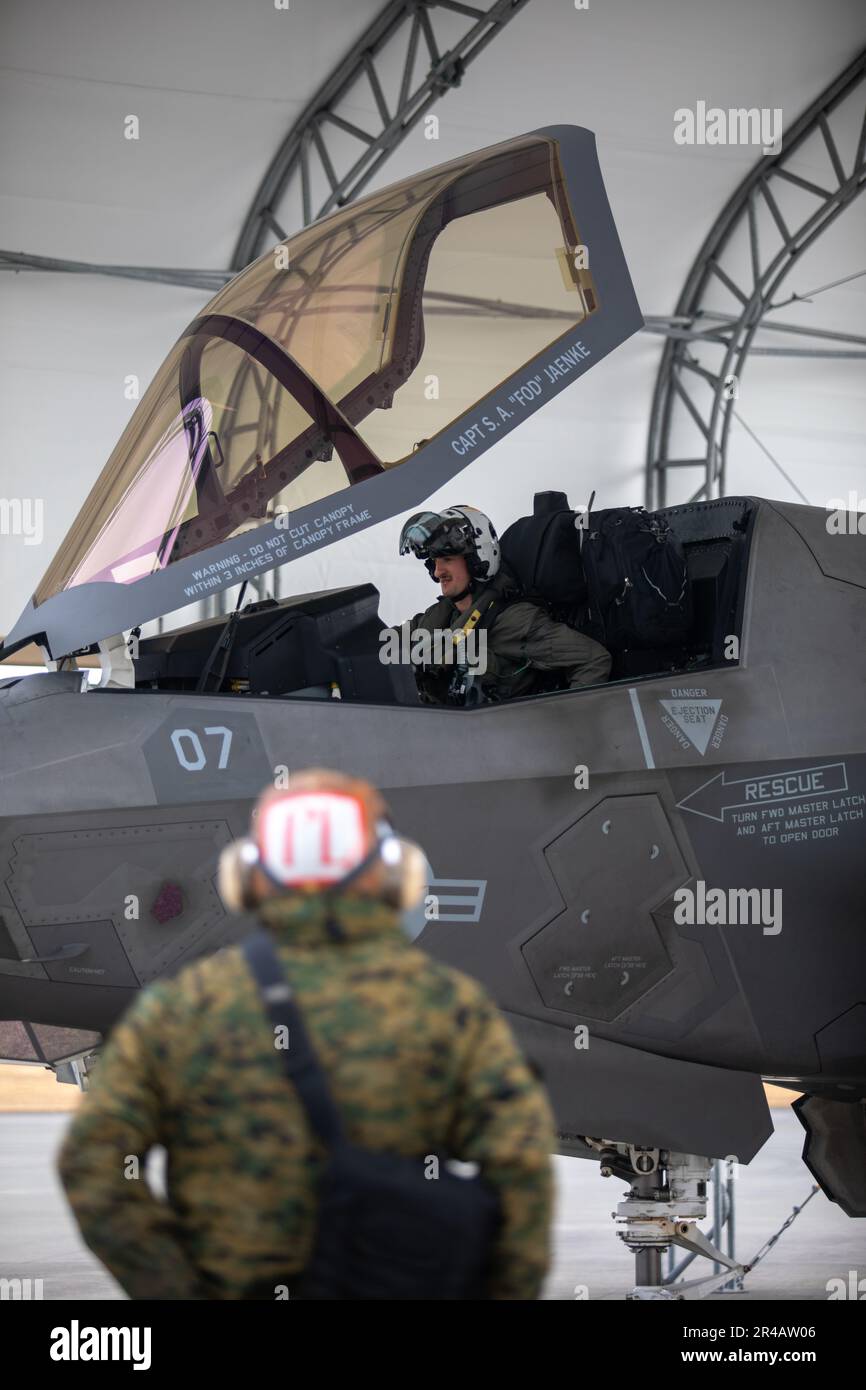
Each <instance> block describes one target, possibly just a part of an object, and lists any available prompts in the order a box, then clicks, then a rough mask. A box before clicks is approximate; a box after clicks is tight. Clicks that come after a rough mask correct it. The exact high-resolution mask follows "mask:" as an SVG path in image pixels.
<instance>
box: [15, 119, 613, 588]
mask: <svg viewBox="0 0 866 1390" xmlns="http://www.w3.org/2000/svg"><path fill="white" fill-rule="evenodd" d="M579 245H580V236H579V233H578V229H577V225H576V222H575V218H574V214H573V211H572V209H571V207H570V206H569V204H568V200H567V198H566V195H565V190H564V186H563V180H562V175H561V170H560V167H559V158H558V153H557V144H556V141H555V139H554V138H552V137H550V136H533V137H525V138H521V139H517V140H513V141H508V142H506V143H504V144H502V145H497V146H494V147H493V148H491V149H489V150H486V151H483V152H482V154H480V155H479V154H474V155H470V156H466V157H465V158H463V159H458V160H454V161H453V162H451V163H450V164H445V165H442V166H440V167H439V168H437V169H434V170H432V171H430V172H428V173H425V174H420V175H416V176H415V177H413V178H410V179H406V180H404V181H403V182H402V183H398V184H395V185H392V186H391V187H390V188H388V189H386V190H384V191H383V192H381V193H377V194H372V195H371V196H370V197H367V198H365V199H363V200H362V201H360V202H359V203H357V204H353V205H352V206H351V207H348V208H345V209H343V210H341V211H340V212H337V213H334V214H332V215H331V216H330V217H327V218H325V219H324V220H323V221H321V222H319V223H316V224H315V225H313V226H312V227H309V228H307V229H306V230H305V231H303V232H300V233H298V235H297V236H294V237H291V238H289V239H288V240H287V241H285V242H282V243H280V244H279V245H277V246H275V247H274V248H273V249H272V250H270V251H268V252H267V253H266V254H265V255H263V256H262V257H261V258H260V259H259V260H258V261H256V262H255V263H254V264H253V265H251V266H250V267H248V268H247V269H246V270H245V271H243V272H242V273H241V274H240V275H239V276H237V277H236V278H235V279H234V280H232V281H231V282H230V284H228V285H227V286H226V287H225V289H224V290H222V291H221V292H220V293H219V294H218V295H217V296H216V297H215V298H214V299H213V300H212V301H211V303H210V304H209V305H208V306H207V308H206V310H205V311H204V312H203V314H202V316H201V317H200V318H198V319H196V320H195V321H194V322H193V323H192V324H191V325H190V326H189V327H188V328H187V329H186V330H185V332H184V334H183V335H182V337H181V338H180V340H179V341H178V342H177V343H176V344H175V346H174V348H173V349H172V351H171V353H170V354H169V356H168V358H167V359H166V361H165V363H164V364H163V365H162V367H161V368H160V369H159V371H158V372H157V375H156V377H155V378H154V380H153V381H152V383H151V385H150V386H149V388H148V390H147V392H146V394H145V396H144V397H143V399H142V401H141V403H140V404H139V406H138V408H137V409H136V411H135V414H134V415H133V417H132V420H131V421H130V423H129V425H128V426H127V428H126V430H125V431H124V433H123V435H122V437H121V439H120V441H119V443H118V445H117V447H116V448H115V450H114V452H113V453H112V455H111V457H110V458H109V460H108V463H107V464H106V466H105V468H104V470H103V472H102V474H101V476H100V478H99V479H98V481H97V482H96V484H95V486H94V488H93V490H92V492H91V494H90V496H89V497H88V499H87V501H86V503H85V504H84V507H83V508H82V510H81V512H80V514H79V516H78V518H77V519H76V521H75V522H74V524H73V526H72V528H71V530H70V532H69V534H68V536H67V538H66V540H65V542H64V544H63V545H62V546H61V547H60V550H59V551H58V554H57V556H56V557H55V559H54V561H53V562H52V564H51V566H50V567H49V569H48V571H47V573H46V574H45V576H44V578H43V580H42V582H41V584H40V585H39V588H38V590H37V592H36V595H35V600H36V602H37V603H42V602H44V600H45V599H47V598H49V597H51V596H52V595H53V594H56V593H58V592H59V591H61V590H62V589H66V588H70V587H72V586H74V585H78V584H83V583H88V582H93V581H103V582H113V583H121V584H128V583H132V582H134V581H136V580H138V579H141V578H143V577H145V576H146V575H149V574H152V573H154V572H155V571H157V570H160V569H164V568H165V567H166V566H168V565H170V564H172V563H173V562H174V561H176V560H178V559H180V558H182V557H186V556H189V555H193V554H196V553H197V552H199V551H203V550H206V549H207V548H208V547H210V546H212V545H216V544H218V543H219V542H223V541H226V540H229V539H231V538H232V537H234V536H237V535H240V534H241V533H242V532H244V531H246V530H249V529H251V528H252V527H255V526H258V525H260V524H261V523H262V522H264V521H266V520H268V519H269V518H273V517H274V516H275V515H277V514H279V513H280V512H286V511H289V512H290V511H292V510H294V509H296V508H298V507H300V506H303V505H305V504H307V503H312V502H316V501H318V500H319V499H322V498H326V497H330V496H331V495H332V494H334V493H338V492H341V491H342V490H343V489H346V488H349V487H351V486H352V485H353V484H354V483H357V482H360V481H363V480H366V479H368V478H371V477H375V476H376V475H377V474H381V473H384V472H385V471H387V470H389V469H392V468H395V467H399V465H400V463H401V462H403V461H404V460H405V459H406V458H407V457H409V456H411V455H412V453H413V452H414V450H415V449H416V448H417V447H418V446H419V445H422V444H424V443H426V442H427V441H428V440H430V439H432V438H434V437H435V436H436V435H437V434H439V433H441V431H443V430H445V429H446V428H447V427H448V426H449V425H451V424H452V422H453V421H454V420H456V419H458V418H459V417H460V416H462V415H464V414H465V413H466V412H467V411H468V410H470V409H471V408H472V406H473V405H474V404H475V402H477V401H480V400H482V399H483V398H484V397H485V396H486V395H487V394H488V393H489V392H490V391H491V390H493V389H494V388H495V387H496V386H497V385H498V384H499V383H500V382H502V381H504V380H505V379H506V378H507V377H509V376H510V375H511V374H512V373H513V372H515V371H516V370H518V369H519V368H520V366H521V365H522V364H523V363H525V362H527V361H529V360H531V359H532V358H533V357H534V356H535V355H536V354H537V353H539V352H540V351H541V350H542V349H543V348H545V347H546V346H547V345H548V344H550V343H552V342H554V341H555V340H556V339H557V338H559V337H561V336H562V335H563V334H564V333H566V332H567V331H568V330H569V329H570V328H571V327H573V326H575V325H576V324H579V323H580V322H581V321H582V320H584V319H585V318H586V317H587V316H588V315H590V314H592V313H594V312H595V310H596V308H597V307H598V301H597V296H596V291H595V286H594V284H593V281H592V277H591V275H590V272H589V270H587V269H583V268H581V260H580V256H579V255H578V254H576V253H577V249H578V247H579Z"/></svg>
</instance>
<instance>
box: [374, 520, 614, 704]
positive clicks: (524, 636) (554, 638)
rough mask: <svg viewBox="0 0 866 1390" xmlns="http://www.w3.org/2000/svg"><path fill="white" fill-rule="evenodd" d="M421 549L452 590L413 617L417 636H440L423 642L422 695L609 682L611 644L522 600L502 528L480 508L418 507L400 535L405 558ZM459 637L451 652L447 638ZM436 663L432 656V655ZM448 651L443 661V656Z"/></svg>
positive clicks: (453, 698) (467, 697)
mask: <svg viewBox="0 0 866 1390" xmlns="http://www.w3.org/2000/svg"><path fill="white" fill-rule="evenodd" d="M409 553H411V554H413V555H415V556H417V557H418V559H420V560H423V561H424V564H425V565H426V567H427V570H428V572H429V574H430V576H431V578H433V579H434V580H436V582H437V583H438V584H439V585H440V586H441V589H442V596H441V598H440V599H438V600H437V602H436V603H434V604H432V605H431V606H430V607H429V608H428V609H427V610H426V611H425V612H424V613H418V614H416V616H415V617H414V618H411V619H410V620H409V622H408V624H404V626H407V627H408V628H409V630H410V632H411V633H413V634H414V633H418V632H419V631H423V632H425V633H427V634H428V635H429V636H430V637H431V638H432V637H433V636H434V635H435V634H437V633H438V634H439V637H440V640H439V646H438V648H437V646H436V643H435V642H432V641H431V642H429V643H428V644H427V645H426V648H425V644H424V643H415V639H413V646H412V647H410V651H411V650H415V651H416V652H417V654H418V656H419V658H420V659H419V660H418V661H416V662H413V665H414V669H415V675H416V680H417V682H418V688H419V692H420V695H421V698H422V700H424V701H425V702H426V703H430V704H474V703H477V702H478V701H479V700H480V699H494V700H506V699H512V698H514V697H515V696H518V695H529V694H533V693H536V692H537V691H538V690H540V689H551V688H554V687H555V686H557V685H562V684H565V685H567V686H568V688H569V689H571V690H577V689H579V688H580V687H581V686H585V685H595V684H597V683H598V682H600V681H606V680H607V678H608V676H609V674H610V667H611V658H610V653H609V652H608V651H607V649H606V648H605V647H603V646H601V644H600V643H599V642H596V641H594V640H593V639H592V638H591V637H587V636H585V635H584V634H583V633H582V632H578V631H577V630H576V629H575V628H572V627H568V626H566V624H565V623H558V622H555V621H554V620H553V619H552V618H551V617H550V616H549V615H548V614H547V613H546V612H545V611H544V609H543V608H539V607H538V606H537V605H536V604H534V603H529V602H527V601H526V600H522V599H520V597H519V591H518V588H517V584H516V582H515V581H514V580H513V578H512V577H511V576H510V574H509V573H508V571H507V570H506V569H505V568H504V567H503V566H502V563H501V554H500V546H499V541H498V539H497V536H496V531H495V530H494V527H493V524H492V523H491V521H490V519H489V518H488V517H487V516H485V514H484V513H483V512H480V511H478V510H477V509H476V508H475V507H448V508H447V509H446V510H445V511H443V512H416V513H415V515H414V516H411V517H410V518H409V520H408V521H407V522H406V524H405V526H404V527H403V530H402V532H401V535H400V554H401V555H406V554H409ZM443 630H444V635H445V636H446V637H447V638H450V640H451V642H452V643H453V648H454V650H453V651H450V652H449V649H448V647H447V646H445V645H444V644H443V642H442V640H441V639H442V636H443ZM428 654H429V655H430V656H431V657H432V658H434V659H431V660H424V659H423V658H425V657H426V656H427V655H428ZM443 656H444V657H445V658H446V659H445V660H444V661H443V660H441V659H437V658H442V657H443Z"/></svg>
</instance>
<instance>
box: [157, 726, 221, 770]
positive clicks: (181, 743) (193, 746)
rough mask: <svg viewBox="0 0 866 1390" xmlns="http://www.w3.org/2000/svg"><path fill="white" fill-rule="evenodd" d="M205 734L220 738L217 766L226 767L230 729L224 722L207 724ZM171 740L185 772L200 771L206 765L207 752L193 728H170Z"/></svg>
mask: <svg viewBox="0 0 866 1390" xmlns="http://www.w3.org/2000/svg"><path fill="white" fill-rule="evenodd" d="M205 734H207V735H212V736H214V737H216V736H217V735H219V736H220V737H221V739H222V745H221V747H220V752H219V762H218V763H217V767H218V768H220V769H222V768H224V767H228V762H229V750H230V748H231V746H232V731H231V729H227V728H226V727H225V725H224V724H209V725H208V726H207V728H206V729H205ZM171 742H172V746H173V748H174V751H175V753H176V754H177V760H178V762H179V763H180V765H181V767H182V768H183V769H184V770H185V771H186V772H202V771H203V769H204V768H205V767H207V754H206V753H205V751H204V748H203V747H202V742H201V739H200V738H199V736H198V734H197V733H196V731H195V729H172V731H171Z"/></svg>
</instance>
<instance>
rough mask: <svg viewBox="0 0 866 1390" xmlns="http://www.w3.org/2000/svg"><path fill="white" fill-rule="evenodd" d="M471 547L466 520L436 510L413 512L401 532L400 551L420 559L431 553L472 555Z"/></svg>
mask: <svg viewBox="0 0 866 1390" xmlns="http://www.w3.org/2000/svg"><path fill="white" fill-rule="evenodd" d="M474 549H475V542H474V539H473V535H472V527H471V526H470V524H469V522H468V521H466V520H464V519H463V518H462V517H453V516H442V515H441V513H439V512H416V513H415V515H414V516H410V518H409V520H408V521H407V522H406V524H405V526H404V527H403V530H402V531H401V533H400V554H401V555H408V554H409V553H410V551H411V553H412V554H413V555H416V556H417V557H418V559H419V560H427V559H429V558H430V556H432V555H471V554H472V553H473V551H474Z"/></svg>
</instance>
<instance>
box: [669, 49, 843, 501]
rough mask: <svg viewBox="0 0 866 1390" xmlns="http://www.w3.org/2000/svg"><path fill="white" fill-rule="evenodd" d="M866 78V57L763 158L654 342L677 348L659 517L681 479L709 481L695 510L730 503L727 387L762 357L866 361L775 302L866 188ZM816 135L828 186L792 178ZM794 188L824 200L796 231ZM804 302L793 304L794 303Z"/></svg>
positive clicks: (801, 216) (803, 214) (672, 352)
mask: <svg viewBox="0 0 866 1390" xmlns="http://www.w3.org/2000/svg"><path fill="white" fill-rule="evenodd" d="M864 79H866V51H864V52H863V53H861V54H860V55H859V57H858V58H856V59H855V60H854V62H853V63H851V65H850V66H849V67H848V68H846V69H845V71H844V72H843V73H841V74H840V76H839V77H837V78H836V80H835V81H834V82H832V83H831V84H830V86H829V87H828V88H827V89H826V91H824V92H823V93H822V94H821V96H820V97H819V98H818V99H817V101H815V102H814V103H813V104H812V105H811V106H810V107H809V108H808V110H807V111H805V112H804V113H803V115H802V116H800V118H799V119H798V120H797V121H796V122H795V124H794V126H793V127H792V128H791V130H790V131H789V132H788V134H787V135H786V137H785V139H784V143H783V148H782V150H781V151H780V152H779V153H778V154H776V155H768V156H767V157H766V158H764V159H761V160H760V161H759V162H758V164H757V165H756V166H755V167H754V169H752V170H751V171H750V173H749V174H748V175H747V177H746V178H745V179H744V180H743V182H742V183H741V184H740V186H739V188H738V189H737V190H736V192H735V193H734V194H733V196H732V197H731V198H730V199H729V201H728V203H727V204H726V206H725V207H724V209H723V210H722V212H721V213H720V215H719V217H718V218H717V220H716V222H715V223H714V224H713V226H712V227H711V229H710V231H709V233H708V235H707V238H706V240H705V241H704V244H703V246H702V247H701V249H700V252H699V253H698V256H697V257H696V259H695V262H694V264H693V265H692V268H691V270H690V272H689V275H688V277H687V279H686V282H685V285H684V287H683V290H682V293H681V294H680V298H679V301H678V303H677V306H676V310H675V312H674V314H673V315H672V316H671V318H669V319H667V320H656V321H654V323H652V324H650V323H648V327H650V331H656V332H663V333H665V335H666V337H667V341H666V343H665V346H664V351H663V353H662V360H661V365H660V367H659V373H658V377H657V379H656V384H655V391H654V393H653V402H652V409H651V413H650V423H649V435H648V440H647V460H646V505H647V507H648V508H655V507H663V506H665V505H667V504H668V502H669V498H668V474H669V472H670V470H672V469H684V468H689V469H700V470H702V472H703V475H704V476H703V481H702V482H701V484H700V486H699V487H698V488H697V490H696V491H695V492H694V493H693V494H692V496H691V497H690V498H689V500H690V501H695V500H697V499H698V498H700V497H707V498H710V497H716V496H722V495H723V494H724V492H725V482H726V478H725V472H726V461H727V447H728V435H729V431H730V425H731V420H732V419H733V418H737V419H739V418H740V417H739V416H738V415H737V414H736V411H735V408H734V400H733V399H729V398H728V397H729V395H730V391H729V390H728V388H727V387H726V382H728V381H729V380H730V378H731V377H736V378H737V381H739V380H741V379H742V375H743V370H744V367H745V365H746V361H747V358H748V356H749V353H750V352H754V353H763V354H765V355H767V354H772V355H778V356H809V357H824V356H829V357H849V356H854V357H859V356H861V355H862V349H863V346H864V340H863V339H862V338H860V337H857V336H855V335H851V334H847V335H846V334H831V333H830V332H829V331H828V330H821V331H819V330H817V329H811V330H810V329H808V328H805V327H801V326H800V325H794V324H781V323H777V322H775V321H771V320H768V319H767V318H766V315H767V314H768V313H770V312H771V311H772V310H774V309H776V308H779V307H781V306H780V305H778V304H775V303H774V299H775V296H776V294H777V291H778V289H779V286H780V285H781V284H782V282H783V281H784V280H785V278H786V277H787V276H788V275H789V274H790V272H791V270H792V269H793V267H794V266H795V265H796V264H797V262H798V260H799V258H800V257H801V256H802V254H803V252H804V251H806V250H807V248H808V247H810V246H811V245H812V244H813V243H814V242H815V241H816V240H817V238H818V237H819V236H820V235H821V233H822V232H824V231H825V230H826V229H827V227H829V226H830V225H831V223H832V222H834V221H835V219H836V218H837V217H838V216H839V215H840V213H842V212H844V210H845V209H846V208H847V207H849V206H850V204H851V203H852V202H853V201H854V199H855V198H856V197H857V196H858V194H860V193H861V192H862V191H863V189H864V187H866V80H864ZM855 92H857V98H856V99H857V100H859V99H860V97H862V98H863V117H862V123H861V125H860V136H859V139H858V142H857V149H856V153H855V155H854V159H853V163H852V166H851V168H850V170H849V171H847V172H846V170H845V167H844V164H843V161H842V158H841V155H840V153H839V146H838V144H837V141H836V139H835V138H834V134H833V126H832V119H833V116H834V113H836V112H837V109H838V108H839V106H840V105H841V104H842V102H843V101H845V100H846V98H848V97H851V96H852V95H853V94H854V93H855ZM815 131H818V132H820V134H821V137H822V139H823V143H824V146H825V153H826V156H827V161H828V163H827V175H828V177H827V182H828V184H829V186H828V187H822V186H820V185H818V184H815V183H812V182H811V181H810V180H808V179H805V178H803V177H801V175H799V174H797V173H795V172H794V170H793V169H792V168H791V167H790V164H791V160H792V157H793V156H794V155H795V154H796V153H797V151H798V150H799V149H800V148H801V146H802V145H803V144H804V142H805V141H806V140H808V138H809V136H810V135H812V134H813V133H814V132H815ZM786 183H787V184H793V185H794V186H796V187H797V188H800V189H802V190H804V191H805V192H806V193H808V194H809V195H810V198H811V199H812V200H814V201H813V202H812V203H811V206H810V207H809V208H808V209H806V210H803V209H802V208H801V211H800V212H799V213H798V216H797V218H796V222H795V219H794V218H793V217H792V216H791V214H790V212H788V213H787V218H788V220H786V217H785V214H784V213H783V207H784V205H785V199H784V198H783V197H782V194H781V192H780V190H781V189H782V188H784V185H785V184H786ZM801 201H802V200H801ZM780 203H781V204H782V206H780ZM786 211H787V209H786ZM789 223H790V225H789ZM742 228H745V230H746V233H747V236H748V253H749V254H748V257H747V260H748V271H747V272H746V275H745V277H744V274H743V268H742V264H741V263H740V262H737V263H736V264H735V262H734V255H733V254H732V253H733V252H734V251H735V233H737V232H738V231H739V230H740V229H742ZM762 235H763V242H764V244H763V246H762V245H761V241H762ZM848 278H854V277H848ZM719 285H722V286H724V287H725V289H727V290H728V292H729V293H730V295H731V296H732V297H733V299H734V300H735V301H736V303H737V305H738V308H736V309H735V310H734V311H733V312H732V313H730V314H722V313H718V312H716V311H714V310H713V309H712V307H711V306H712V305H713V304H714V303H715V302H717V298H716V296H717V294H718V286H719ZM804 297H805V296H797V295H792V296H791V297H790V298H789V299H788V300H786V301H785V303H788V304H789V303H791V301H792V300H794V299H801V298H804ZM762 329H769V330H772V331H774V332H781V333H799V334H808V335H810V336H812V337H816V338H824V339H826V338H828V337H832V338H833V339H835V340H836V341H837V342H844V343H846V344H852V345H853V346H850V347H844V348H829V349H826V350H822V349H816V348H812V347H811V346H810V347H809V348H805V349H803V348H801V349H797V348H791V347H789V348H787V349H785V348H778V347H775V348H774V347H757V346H755V345H754V338H755V334H756V333H757V332H758V331H759V330H762ZM708 361H709V363H710V365H708ZM689 420H690V421H691V423H692V425H694V426H695V427H696V428H697V430H698V439H697V442H698V448H697V449H695V448H694V447H690V446H687V450H686V452H688V455H689V457H687V458H683V457H676V456H674V455H672V452H671V444H672V439H673V438H678V437H679V436H680V434H681V433H682V427H683V426H685V425H687V422H688V421H689ZM741 423H743V424H744V422H742V421H741ZM692 434H693V431H692ZM771 457H772V456H771ZM773 462H774V463H775V462H776V460H775V459H774V460H773ZM777 467H780V465H778V464H777ZM676 476H678V477H679V476H682V475H681V474H679V473H678V474H677V475H676ZM785 476H787V475H785ZM788 481H791V480H790V479H789V480H788ZM792 486H793V484H792ZM801 495H802V494H801Z"/></svg>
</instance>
